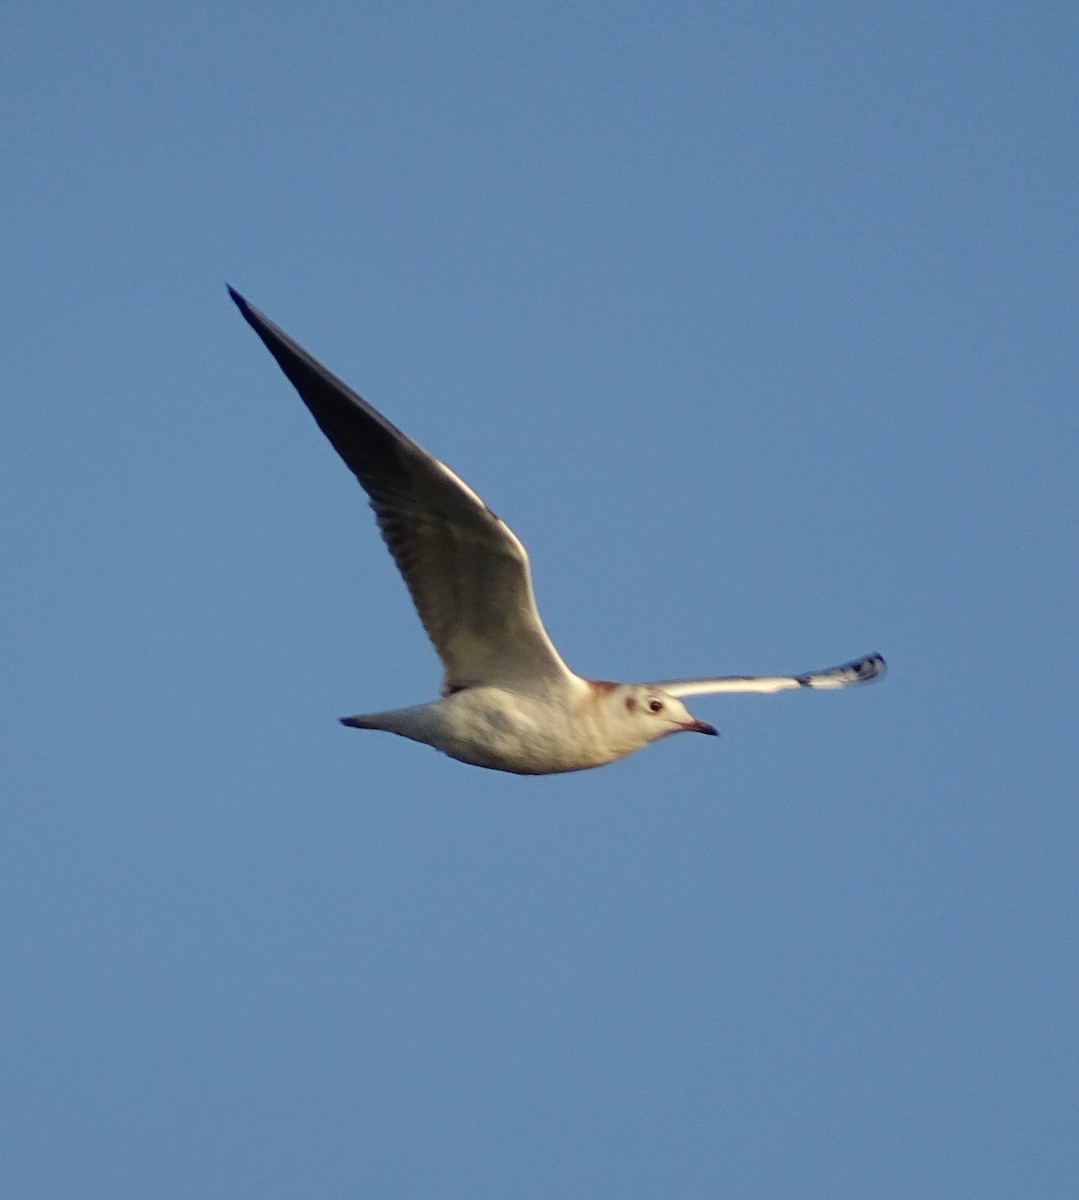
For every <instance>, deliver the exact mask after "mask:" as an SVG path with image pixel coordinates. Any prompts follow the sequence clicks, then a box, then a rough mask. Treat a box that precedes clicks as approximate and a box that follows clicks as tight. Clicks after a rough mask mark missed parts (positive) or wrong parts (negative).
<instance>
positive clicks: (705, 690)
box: [650, 654, 885, 697]
mask: <svg viewBox="0 0 1079 1200" xmlns="http://www.w3.org/2000/svg"><path fill="white" fill-rule="evenodd" d="M884 671H885V662H884V659H883V658H882V657H881V655H879V654H868V655H866V657H865V658H856V659H854V660H853V661H851V662H848V663H843V664H842V666H838V667H827V668H826V669H825V670H823V671H810V672H809V673H807V674H805V675H723V676H720V677H718V678H716V679H668V680H667V681H666V682H665V683H653V684H651V685H650V686H651V687H655V688H661V689H662V690H663V691H665V692H667V693H669V694H670V695H671V696H678V697H684V696H713V695H724V694H728V695H734V694H748V695H759V696H767V695H771V694H772V693H773V692H786V691H792V690H793V689H795V688H818V689H830V688H843V687H850V686H851V685H852V684H856V683H868V682H869V681H870V680H871V679H876V678H878V677H879V676H881V675H883V674H884Z"/></svg>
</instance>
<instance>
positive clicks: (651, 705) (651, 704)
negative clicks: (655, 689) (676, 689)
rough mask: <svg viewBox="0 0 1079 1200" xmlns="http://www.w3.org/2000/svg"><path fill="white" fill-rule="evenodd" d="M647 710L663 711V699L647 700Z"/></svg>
mask: <svg viewBox="0 0 1079 1200" xmlns="http://www.w3.org/2000/svg"><path fill="white" fill-rule="evenodd" d="M648 711H649V712H654V713H657V712H662V711H663V701H662V700H649V701H648Z"/></svg>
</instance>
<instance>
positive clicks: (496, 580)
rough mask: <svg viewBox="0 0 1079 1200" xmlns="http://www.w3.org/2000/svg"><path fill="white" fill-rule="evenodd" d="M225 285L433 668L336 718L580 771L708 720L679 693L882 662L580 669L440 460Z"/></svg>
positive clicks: (501, 526)
mask: <svg viewBox="0 0 1079 1200" xmlns="http://www.w3.org/2000/svg"><path fill="white" fill-rule="evenodd" d="M229 295H230V296H231V297H232V299H233V300H234V301H235V303H236V306H237V307H238V308H239V310H240V312H241V313H242V314H243V317H244V319H245V320H246V321H247V323H248V324H249V325H250V326H251V328H252V329H253V330H254V331H255V332H256V333H257V334H258V336H259V337H260V338H261V339H262V342H263V344H264V345H265V346H266V348H267V350H269V352H270V353H271V354H272V355H273V356H274V358H275V359H276V360H277V363H278V366H280V368H281V370H282V371H284V373H285V375H286V376H287V377H288V379H289V381H290V382H291V383H292V385H293V386H294V387H295V388H296V390H297V391H298V392H299V393H300V399H302V400H303V402H304V404H306V405H307V407H308V409H309V410H310V412H311V415H312V416H313V417H314V418H315V421H316V422H317V424H318V426H319V428H320V429H321V430H322V432H323V433H324V434H325V435H326V437H327V438H329V440H330V444H331V445H332V446H333V448H334V449H335V450H336V451H337V453H338V454H339V455H340V456H341V458H342V459H343V460H344V462H345V465H346V466H347V467H348V468H349V470H350V471H351V472H352V473H353V474H354V475H355V476H356V478H357V479H358V480H359V483H360V486H361V487H362V488H363V490H364V491H365V492H366V493H367V495H368V498H369V500H370V504H371V507H372V508H373V509H374V512H375V518H376V521H377V523H378V527H379V530H380V531H381V534H382V537H383V540H384V541H385V542H386V545H387V546H388V548H389V551H390V554H391V555H392V556H393V560H394V562H395V563H396V564H397V568H398V570H399V571H400V572H401V574H402V576H403V577H404V580H405V583H406V585H407V587H408V590H409V592H410V594H411V596H412V601H413V603H414V604H415V606H416V610H417V612H418V613H419V617H420V620H421V621H422V623H423V627H424V629H425V630H426V631H427V636H428V637H429V638H430V639H431V642H432V643H433V645H434V648H435V651H436V652H437V654H438V657H439V659H440V660H441V662H442V667H443V671H444V676H443V681H442V695H441V699H439V700H435V701H433V702H432V703H430V704H417V705H414V706H412V707H410V708H397V709H391V710H390V711H388V712H376V713H364V714H361V715H358V716H354V717H342V718H341V723H342V724H343V725H349V726H351V727H352V728H354V729H381V730H385V731H387V732H389V733H396V734H398V735H400V736H401V737H405V738H410V739H411V740H412V741H414V742H423V743H425V744H426V745H428V746H433V747H434V748H435V749H436V750H441V751H442V753H443V754H447V755H449V756H450V757H451V758H455V759H457V760H459V761H460V762H463V763H469V764H471V765H473V766H477V767H487V768H490V769H491V770H495V771H509V772H512V773H513V774H517V775H554V774H558V773H560V772H565V771H583V770H586V769H588V768H590V767H601V766H604V765H605V764H607V763H612V762H616V761H617V760H618V759H621V758H625V757H626V756H627V755H629V754H632V753H633V752H634V751H635V750H640V749H642V748H643V747H644V746H647V745H649V744H650V743H652V742H657V741H659V740H660V738H665V737H668V736H670V735H671V734H672V733H706V734H711V735H713V736H715V734H716V730H715V729H714V728H713V726H711V725H708V724H707V723H706V722H704V721H698V720H696V719H695V718H694V717H692V716H691V715H690V714H689V712H688V711H687V710H686V708H685V705H684V704H683V703H682V700H683V699H684V698H686V697H689V696H708V695H721V694H733V693H756V694H758V695H765V694H770V693H772V692H783V691H787V690H790V689H794V688H818V689H823V688H841V687H847V686H848V685H850V684H855V683H865V682H867V681H868V680H870V679H874V678H876V677H877V676H878V675H881V674H882V673H883V671H884V659H883V658H882V657H881V656H880V655H879V654H870V655H867V656H866V657H865V658H860V659H856V660H854V661H853V662H849V663H844V664H843V665H842V666H839V667H829V668H827V669H826V670H823V671H814V672H811V673H809V674H805V675H771V676H755V675H728V676H722V677H719V678H715V679H672V680H667V681H666V682H663V683H609V682H606V681H600V680H594V679H583V678H582V677H581V676H579V675H576V674H574V673H573V671H571V670H570V669H569V667H567V666H566V664H565V663H564V662H563V661H562V659H561V657H560V656H559V653H558V651H557V650H556V649H555V647H554V644H553V643H552V641H551V639H550V638H549V637H548V636H547V631H546V630H545V629H544V627H543V622H542V621H541V620H540V615H539V612H538V610H537V608H536V599H535V596H534V594H533V591H532V575H531V571H530V570H529V565H528V555H527V554H526V553H525V548H524V546H523V545H522V544H521V542H520V541H519V540H518V539H517V537H516V536H515V535H514V533H513V531H512V530H511V529H510V528H509V526H508V525H506V524H505V523H504V522H503V521H500V520H499V518H498V517H497V516H495V514H494V513H493V512H492V511H491V510H490V509H489V508H488V507H487V505H486V504H484V502H483V501H482V500H481V499H480V498H479V496H477V495H476V493H475V492H474V491H473V490H472V489H471V488H470V487H469V486H468V484H467V483H465V482H464V481H463V480H461V479H459V478H458V477H457V476H456V475H455V474H454V473H453V472H452V471H451V470H450V469H449V467H447V466H446V465H445V464H444V463H441V462H439V461H438V459H436V458H432V457H431V456H430V455H429V454H428V453H426V451H424V450H421V449H420V447H419V446H417V445H416V443H415V442H413V441H412V440H411V439H410V438H408V437H406V436H405V435H404V434H403V433H402V432H401V431H400V430H399V429H397V428H396V427H395V426H393V425H391V424H390V422H389V421H387V420H386V418H385V417H384V416H382V414H381V413H379V412H376V411H375V409H373V408H372V407H371V405H370V404H368V403H367V402H366V401H365V400H363V399H361V398H360V397H359V396H358V395H357V394H356V393H355V392H354V391H352V389H351V388H349V387H347V386H346V385H345V384H344V383H342V382H341V380H340V379H338V378H337V377H336V376H334V375H332V374H331V373H330V372H329V371H328V370H327V369H326V368H325V367H324V366H323V365H322V364H321V363H320V362H318V361H317V360H316V359H314V358H312V357H311V355H310V354H308V353H307V351H306V350H304V349H303V348H302V347H301V346H299V345H298V344H297V343H296V342H294V341H293V340H292V339H291V338H290V337H289V336H288V335H287V334H285V333H284V332H283V331H282V330H281V329H279V328H278V327H277V326H276V325H274V324H273V322H272V321H270V320H268V319H267V318H266V317H264V316H263V315H262V313H260V312H259V311H258V309H256V308H253V307H252V306H251V305H250V304H248V302H247V301H246V300H245V299H244V298H243V296H241V295H240V294H239V293H238V292H237V291H235V290H234V289H233V288H231V287H230V288H229Z"/></svg>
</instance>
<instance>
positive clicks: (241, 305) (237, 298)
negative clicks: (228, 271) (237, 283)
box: [225, 283, 248, 315]
mask: <svg viewBox="0 0 1079 1200" xmlns="http://www.w3.org/2000/svg"><path fill="white" fill-rule="evenodd" d="M225 287H227V288H228V290H229V295H230V296H231V297H232V302H233V304H235V305H236V307H237V308H238V309H239V310H240V312H242V313H244V314H245V315H246V313H247V309H248V303H247V301H246V300H245V299H244V298H243V296H241V295H240V293H239V292H238V291H237V290H236V289H235V288H234V287H233V286H232V284H231V283H226V284H225Z"/></svg>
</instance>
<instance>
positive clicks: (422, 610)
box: [229, 288, 575, 694]
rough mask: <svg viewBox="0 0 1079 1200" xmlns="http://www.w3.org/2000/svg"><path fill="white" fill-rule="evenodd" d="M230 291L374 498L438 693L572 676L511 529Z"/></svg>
mask: <svg viewBox="0 0 1079 1200" xmlns="http://www.w3.org/2000/svg"><path fill="white" fill-rule="evenodd" d="M229 295H230V296H231V297H232V299H233V300H234V301H235V302H236V306H237V307H238V308H239V310H240V312H241V313H242V314H243V316H244V319H245V320H246V321H247V323H248V324H249V325H250V326H251V328H252V329H254V331H255V332H256V333H257V334H258V335H259V337H260V338H261V339H262V341H263V343H264V344H265V345H266V348H267V349H268V350H269V351H270V353H271V354H272V355H273V356H274V358H275V359H277V363H278V365H279V366H280V367H281V370H282V371H284V373H285V374H286V375H287V376H288V378H289V380H290V381H291V382H292V384H293V386H294V387H295V388H296V390H297V391H298V392H299V393H300V398H301V399H302V400H303V402H304V404H306V405H307V407H308V409H310V411H311V415H312V416H313V417H314V418H315V420H316V421H317V422H318V426H319V428H320V429H321V430H322V432H323V433H324V434H325V435H326V436H327V437H328V438H329V440H330V443H331V444H332V446H333V448H334V449H335V450H336V451H337V453H338V454H339V455H340V456H341V458H342V459H343V460H344V462H345V465H346V466H347V467H348V468H349V470H350V471H352V473H353V474H354V475H355V476H356V478H357V479H358V480H359V482H360V485H361V486H362V487H363V489H364V491H365V492H366V493H367V495H368V496H369V497H370V501H371V507H372V508H373V509H374V511H375V517H376V519H377V521H378V527H379V529H380V531H381V533H382V537H383V539H384V540H385V542H386V545H387V546H388V547H389V550H390V553H391V554H392V555H393V559H394V562H396V564H397V567H398V570H400V572H401V574H402V575H403V576H404V580H405V583H406V584H407V585H408V590H409V592H410V593H411V595H412V601H413V603H414V604H415V606H416V611H417V612H418V613H419V616H420V620H421V621H422V622H423V627H424V629H426V631H427V635H428V637H430V639H431V641H432V643H433V644H434V647H435V649H436V650H437V652H438V656H439V658H440V659H441V660H442V665H443V667H444V668H445V677H444V680H443V685H442V691H443V694H447V693H449V692H452V691H456V690H458V689H460V688H465V687H472V686H474V685H476V684H484V683H486V684H501V685H508V686H512V687H514V688H517V689H518V690H531V689H534V688H537V687H542V686H543V685H544V684H545V683H549V682H551V681H557V682H564V681H565V680H566V679H567V677H568V678H575V676H573V674H572V672H571V671H570V670H569V668H568V667H567V666H566V664H565V663H564V662H563V661H562V659H561V658H560V657H559V655H558V651H557V650H555V648H554V645H553V644H552V642H551V639H550V638H549V637H548V636H547V632H546V630H545V629H544V628H543V624H542V622H541V621H540V617H539V613H538V612H537V610H536V601H535V596H534V595H533V592H532V579H531V573H530V571H529V568H528V555H527V554H526V553H525V549H524V546H522V545H521V543H520V542H519V541H518V539H517V538H516V537H515V536H514V534H513V531H512V530H511V529H510V528H509V526H507V525H506V524H504V523H503V522H502V521H500V520H499V519H498V517H496V516H495V514H494V513H493V512H492V511H491V510H490V509H489V508H488V507H487V506H486V505H485V504H484V503H483V501H482V500H481V499H480V498H479V497H478V496H477V495H476V493H475V492H473V491H472V489H471V488H470V487H468V485H467V484H465V483H463V482H462V481H461V480H460V479H458V478H457V476H456V475H454V473H453V472H452V471H451V470H450V469H449V468H448V467H446V466H445V465H443V464H442V463H440V462H439V461H438V460H437V459H435V458H432V457H431V456H430V455H429V454H427V453H426V452H425V451H424V450H421V449H420V447H419V446H417V445H416V443H415V442H413V441H411V440H410V439H409V438H407V437H406V436H405V435H404V434H403V433H402V432H401V431H400V430H399V429H396V428H395V427H394V426H393V425H391V424H390V422H389V421H387V420H386V418H385V417H383V416H382V415H381V414H380V413H378V412H376V411H375V409H373V408H372V407H371V406H370V405H369V404H368V403H367V402H366V401H365V400H363V399H361V398H360V397H359V396H358V395H357V394H356V393H355V392H354V391H352V390H351V388H349V387H347V386H346V385H345V384H344V383H342V382H341V380H340V379H338V378H337V377H336V376H334V375H332V374H331V373H330V372H329V371H327V370H326V368H325V367H324V366H323V365H322V364H321V363H319V362H318V361H316V360H315V359H314V358H312V357H311V355H310V354H308V353H307V351H306V350H304V349H303V348H302V347H301V346H299V345H297V344H296V342H294V341H293V340H292V339H291V338H290V337H288V335H287V334H285V333H283V332H282V331H281V330H280V329H278V328H277V326H276V325H274V324H273V322H271V321H269V320H267V319H266V317H264V316H263V315H262V314H261V313H260V312H259V311H258V310H257V309H255V308H252V307H251V305H250V304H248V303H247V301H246V300H245V299H244V298H243V297H242V296H241V295H240V294H239V293H238V292H236V291H234V290H233V289H232V288H229Z"/></svg>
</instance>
